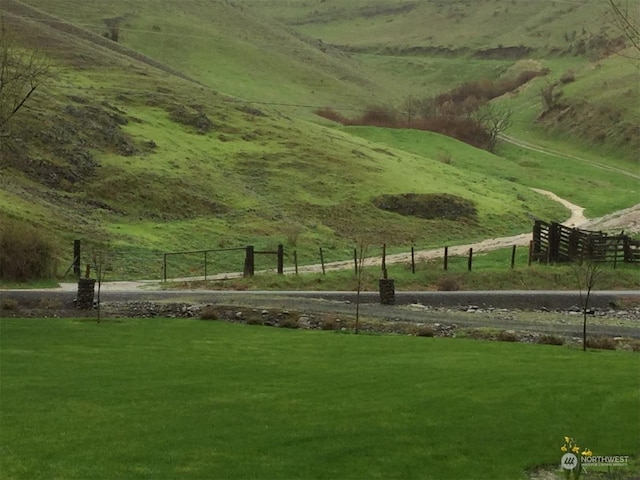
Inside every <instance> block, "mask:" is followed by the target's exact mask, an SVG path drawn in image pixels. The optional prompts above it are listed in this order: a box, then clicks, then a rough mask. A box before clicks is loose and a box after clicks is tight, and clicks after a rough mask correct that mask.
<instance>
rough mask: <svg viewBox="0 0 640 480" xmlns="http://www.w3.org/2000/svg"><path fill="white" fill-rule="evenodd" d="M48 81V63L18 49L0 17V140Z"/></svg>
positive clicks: (37, 55)
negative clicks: (8, 125) (39, 88)
mask: <svg viewBox="0 0 640 480" xmlns="http://www.w3.org/2000/svg"><path fill="white" fill-rule="evenodd" d="M49 77H50V66H49V62H48V61H47V59H46V58H45V57H44V56H43V55H42V54H41V53H40V52H38V51H37V50H27V49H24V48H19V47H18V46H17V44H16V42H15V40H14V39H13V38H12V37H11V35H10V34H9V32H8V31H7V29H6V27H5V24H4V19H3V18H2V17H0V136H5V135H6V133H5V129H6V126H7V124H8V123H9V121H10V120H11V119H12V118H13V117H14V116H15V115H16V114H17V113H18V112H19V111H20V110H22V109H23V108H24V107H25V105H26V104H27V102H28V101H29V100H30V99H31V98H32V96H33V94H34V92H35V91H36V89H37V88H38V87H40V86H42V84H43V83H44V82H45V81H46V80H47V79H48V78H49ZM3 134H4V135H3Z"/></svg>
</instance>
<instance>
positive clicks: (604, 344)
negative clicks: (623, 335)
mask: <svg viewBox="0 0 640 480" xmlns="http://www.w3.org/2000/svg"><path fill="white" fill-rule="evenodd" d="M587 347H589V348H599V349H601V350H615V349H616V341H615V340H614V339H613V338H611V337H605V336H599V337H588V338H587Z"/></svg>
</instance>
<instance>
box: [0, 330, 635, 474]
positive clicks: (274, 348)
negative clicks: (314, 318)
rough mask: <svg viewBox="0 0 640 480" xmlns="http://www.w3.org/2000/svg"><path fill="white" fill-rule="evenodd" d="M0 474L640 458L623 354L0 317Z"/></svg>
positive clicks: (443, 470) (286, 470)
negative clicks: (579, 453) (564, 452)
mask: <svg viewBox="0 0 640 480" xmlns="http://www.w3.org/2000/svg"><path fill="white" fill-rule="evenodd" d="M0 333H1V335H0V346H1V347H2V348H1V350H0V359H1V360H2V371H1V377H0V382H1V383H0V385H1V387H2V388H1V400H2V409H1V410H0V449H1V451H2V462H0V475H1V476H2V478H7V479H21V478H24V479H30V480H31V479H35V478H67V479H73V478H94V479H100V478H114V477H117V478H130V479H134V478H149V477H153V478H184V479H188V478H230V479H231V478H256V479H257V478H265V479H267V478H268V479H272V478H331V479H335V478H433V479H445V478H446V479H453V478H476V479H491V480H498V479H510V480H512V479H518V478H521V479H524V478H527V477H526V472H527V471H528V470H530V469H532V468H535V467H538V466H547V467H549V468H554V466H555V465H557V464H558V462H559V459H560V456H561V452H560V446H561V445H562V443H563V437H564V436H572V437H573V438H575V439H576V441H577V442H579V444H580V445H581V446H582V445H584V446H588V448H590V449H591V450H592V451H593V452H594V454H603V455H606V454H620V455H631V456H632V458H637V455H638V453H639V450H640V445H639V443H638V438H639V433H640V432H639V430H638V425H639V424H640V418H639V417H638V409H637V408H636V407H637V405H638V402H639V401H640V398H639V396H638V392H639V391H640V389H639V387H640V384H639V383H638V367H639V366H640V364H639V362H638V357H637V355H636V354H633V353H630V352H622V351H587V352H586V353H585V352H582V351H579V350H576V349H572V348H567V347H557V346H543V345H524V344H512V343H503V342H495V343H491V342H483V341H473V340H464V339H436V338H428V339H427V338H419V337H407V336H389V335H358V336H356V335H352V334H340V333H331V332H321V331H302V330H287V329H269V328H266V327H260V326H245V325H236V324H228V323H222V322H216V321H201V320H194V319H191V320H184V319H182V320H181V319H153V320H150V319H146V320H107V321H103V322H102V323H101V324H96V323H95V320H91V321H89V320H79V319H74V320H71V319H2V320H1V321H0Z"/></svg>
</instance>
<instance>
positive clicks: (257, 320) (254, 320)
mask: <svg viewBox="0 0 640 480" xmlns="http://www.w3.org/2000/svg"><path fill="white" fill-rule="evenodd" d="M245 323H246V324H247V325H264V322H263V321H262V316H258V315H249V317H248V318H247V320H246V321H245Z"/></svg>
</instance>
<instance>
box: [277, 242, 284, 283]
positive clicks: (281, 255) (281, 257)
mask: <svg viewBox="0 0 640 480" xmlns="http://www.w3.org/2000/svg"><path fill="white" fill-rule="evenodd" d="M278 275H284V246H283V245H282V244H279V245H278Z"/></svg>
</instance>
